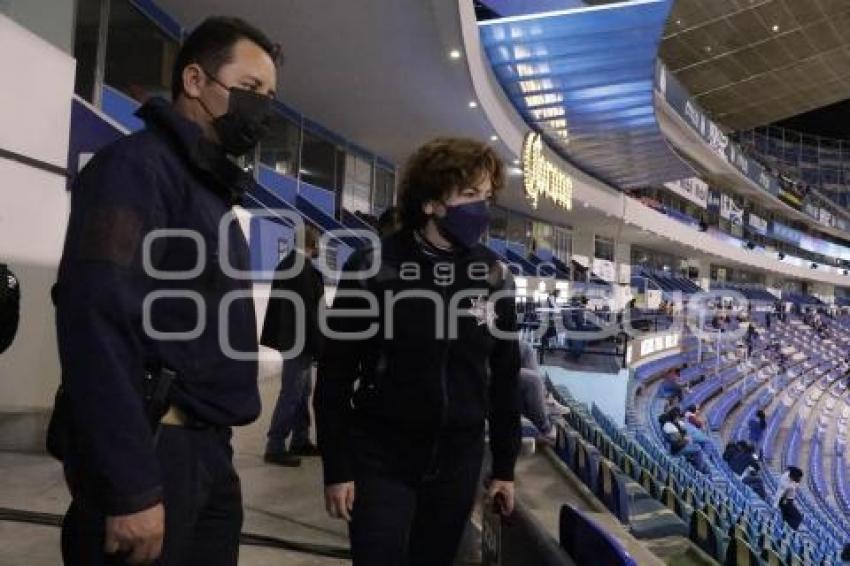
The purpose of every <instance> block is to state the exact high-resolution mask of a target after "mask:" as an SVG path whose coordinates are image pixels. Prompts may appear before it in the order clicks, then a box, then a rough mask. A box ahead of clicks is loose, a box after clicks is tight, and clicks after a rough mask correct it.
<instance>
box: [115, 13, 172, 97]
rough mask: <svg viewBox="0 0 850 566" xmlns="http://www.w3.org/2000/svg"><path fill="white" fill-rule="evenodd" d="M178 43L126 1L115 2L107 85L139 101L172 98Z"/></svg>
mask: <svg viewBox="0 0 850 566" xmlns="http://www.w3.org/2000/svg"><path fill="white" fill-rule="evenodd" d="M179 47H180V46H179V44H178V42H177V41H175V40H174V39H171V38H170V37H169V36H167V35H166V34H165V33H164V32H163V31H162V30H161V29H160V28H159V27H158V26H157V25H156V24H155V23H153V22H152V21H150V20H149V19H148V18H147V16H145V15H144V14H142V13H141V12H139V11H138V10H137V9H136V8H134V7H133V6H132V5H131V4H130V3H129V2H128V1H127V0H112V1H111V3H110V9H109V38H108V40H107V43H106V70H105V75H104V80H105V81H106V84H108V85H109V86H111V87H114V88H117V89H119V90H120V91H122V92H124V93H125V94H127V95H129V96H130V97H132V98H134V99H135V100H137V101H139V102H144V101H145V100H147V99H148V98H149V97H151V96H164V97H166V98H169V99H170V98H171V72H172V68H173V67H174V61H175V59H176V58H177V51H178V49H179Z"/></svg>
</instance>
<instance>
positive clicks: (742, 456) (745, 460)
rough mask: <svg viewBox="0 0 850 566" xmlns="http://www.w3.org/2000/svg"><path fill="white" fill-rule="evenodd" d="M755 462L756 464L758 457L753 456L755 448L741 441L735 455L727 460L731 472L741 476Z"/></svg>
mask: <svg viewBox="0 0 850 566" xmlns="http://www.w3.org/2000/svg"><path fill="white" fill-rule="evenodd" d="M755 462H758V457H757V456H756V455H755V447H754V446H753V445H752V444H750V443H749V442H746V441H743V440H742V441H740V442H739V443H738V451H737V453H736V454H735V455H734V456H732V458H730V459H729V462H728V464H729V468H730V469H731V470H732V471H733V472H735V473H736V474H738V475H741V474H743V473H744V471H745V470H746V469H747V468H748V467H750V466H752V465H753V463H755Z"/></svg>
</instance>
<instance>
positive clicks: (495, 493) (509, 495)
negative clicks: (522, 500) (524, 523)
mask: <svg viewBox="0 0 850 566" xmlns="http://www.w3.org/2000/svg"><path fill="white" fill-rule="evenodd" d="M486 502H487V503H488V504H492V503H494V502H495V503H496V504H497V506H498V508H499V512H500V513H501V514H502V516H503V517H507V516H508V515H510V514H511V513H513V512H514V482H512V481H502V480H493V481H491V482H490V485H489V487H487V496H486Z"/></svg>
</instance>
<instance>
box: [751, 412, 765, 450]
mask: <svg viewBox="0 0 850 566" xmlns="http://www.w3.org/2000/svg"><path fill="white" fill-rule="evenodd" d="M747 427H748V429H749V438H750V444H752V445H753V446H755V447H756V448H757V449H758V450H761V442H762V440H763V439H764V431H765V430H767V417H766V416H765V414H764V411H763V410H761V409H759V410H758V411H757V412H756V416H755V417H753V418H752V419H750V421H749V422H748V423H747Z"/></svg>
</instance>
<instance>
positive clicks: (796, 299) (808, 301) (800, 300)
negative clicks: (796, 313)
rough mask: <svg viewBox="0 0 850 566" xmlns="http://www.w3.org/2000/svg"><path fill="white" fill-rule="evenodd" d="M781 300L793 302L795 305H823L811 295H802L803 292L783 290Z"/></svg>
mask: <svg viewBox="0 0 850 566" xmlns="http://www.w3.org/2000/svg"><path fill="white" fill-rule="evenodd" d="M782 300H783V301H786V302H789V303H794V304H795V305H798V306H799V305H814V306H817V305H823V301H821V300H820V299H818V298H817V297H813V296H812V295H804V294H803V293H792V292H785V293H783V294H782Z"/></svg>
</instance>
